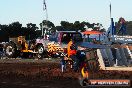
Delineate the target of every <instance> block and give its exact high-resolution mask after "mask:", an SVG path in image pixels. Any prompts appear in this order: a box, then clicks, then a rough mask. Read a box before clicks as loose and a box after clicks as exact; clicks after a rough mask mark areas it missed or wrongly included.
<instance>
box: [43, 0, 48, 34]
mask: <svg viewBox="0 0 132 88" xmlns="http://www.w3.org/2000/svg"><path fill="white" fill-rule="evenodd" d="M43 11H45V17H46V18H45V19H46V23H45V24H44V22H43V21H42V36H45V35H46V32H47V31H44V28H45V30H46V29H47V21H48V11H47V5H46V0H43ZM44 25H45V26H44Z"/></svg>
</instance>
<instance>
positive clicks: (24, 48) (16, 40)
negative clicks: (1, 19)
mask: <svg viewBox="0 0 132 88" xmlns="http://www.w3.org/2000/svg"><path fill="white" fill-rule="evenodd" d="M43 52H44V47H43V45H42V44H39V43H36V40H32V41H26V39H25V36H18V37H11V38H9V42H8V43H6V45H5V55H6V56H7V57H9V58H16V57H18V56H26V55H29V54H30V55H33V56H34V55H35V56H38V58H41V57H42V55H43Z"/></svg>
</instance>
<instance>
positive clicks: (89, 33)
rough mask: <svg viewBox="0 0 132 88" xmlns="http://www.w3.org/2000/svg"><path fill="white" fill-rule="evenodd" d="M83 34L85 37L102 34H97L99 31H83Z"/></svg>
mask: <svg viewBox="0 0 132 88" xmlns="http://www.w3.org/2000/svg"><path fill="white" fill-rule="evenodd" d="M82 33H83V34H85V35H92V34H93V35H95V34H97V35H99V34H103V33H102V32H99V31H85V32H82Z"/></svg>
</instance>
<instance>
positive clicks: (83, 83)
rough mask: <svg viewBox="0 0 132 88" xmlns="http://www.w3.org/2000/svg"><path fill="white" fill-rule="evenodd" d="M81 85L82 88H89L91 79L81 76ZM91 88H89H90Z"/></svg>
mask: <svg viewBox="0 0 132 88" xmlns="http://www.w3.org/2000/svg"><path fill="white" fill-rule="evenodd" d="M79 84H80V85H81V86H82V87H88V85H89V84H90V82H89V79H88V78H83V77H82V75H80V76H79ZM88 88H89V87H88Z"/></svg>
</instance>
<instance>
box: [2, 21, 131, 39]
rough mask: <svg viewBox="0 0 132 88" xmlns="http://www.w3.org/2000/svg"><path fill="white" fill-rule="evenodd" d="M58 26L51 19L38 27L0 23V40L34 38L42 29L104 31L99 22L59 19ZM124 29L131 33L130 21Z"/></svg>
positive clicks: (17, 23)
mask: <svg viewBox="0 0 132 88" xmlns="http://www.w3.org/2000/svg"><path fill="white" fill-rule="evenodd" d="M60 24H61V25H60V26H55V25H54V23H52V22H51V21H47V20H43V21H42V23H40V29H39V27H37V25H36V24H33V23H28V24H27V25H26V27H23V26H22V24H21V23H19V22H13V23H11V24H9V25H6V24H4V25H2V24H0V42H5V41H9V37H17V36H26V39H27V40H32V39H36V38H38V37H41V35H42V30H43V31H46V34H51V33H53V32H57V31H81V32H83V31H85V30H86V29H88V28H91V29H93V30H96V31H101V32H105V31H106V30H105V29H104V28H103V26H102V24H100V23H92V24H91V23H89V22H84V21H83V22H80V21H75V22H74V23H70V22H68V21H61V22H60ZM115 25H116V30H117V31H118V30H119V28H120V26H121V24H120V23H119V22H116V23H115ZM126 29H127V34H129V35H132V21H126Z"/></svg>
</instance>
